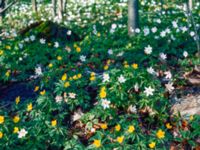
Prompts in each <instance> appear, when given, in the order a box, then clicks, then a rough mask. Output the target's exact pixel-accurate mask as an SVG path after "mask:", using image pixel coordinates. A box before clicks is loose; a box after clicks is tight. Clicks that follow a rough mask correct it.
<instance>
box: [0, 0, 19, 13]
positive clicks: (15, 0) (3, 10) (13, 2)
mask: <svg viewBox="0 0 200 150" xmlns="http://www.w3.org/2000/svg"><path fill="white" fill-rule="evenodd" d="M17 1H18V0H14V1H12V2H11V3H10V4H8V5H7V6H6V7H5V8H4V9H2V10H1V11H0V14H2V13H4V12H5V11H6V10H7V9H8V8H10V7H11V6H12V5H14V4H15V3H16V2H17Z"/></svg>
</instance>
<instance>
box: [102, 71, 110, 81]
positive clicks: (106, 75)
mask: <svg viewBox="0 0 200 150" xmlns="http://www.w3.org/2000/svg"><path fill="white" fill-rule="evenodd" d="M109 80H110V76H109V74H107V73H104V74H103V82H109Z"/></svg>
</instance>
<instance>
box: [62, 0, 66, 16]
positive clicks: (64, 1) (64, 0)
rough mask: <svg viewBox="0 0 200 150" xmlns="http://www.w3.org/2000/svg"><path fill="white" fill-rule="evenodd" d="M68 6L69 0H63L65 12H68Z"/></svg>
mask: <svg viewBox="0 0 200 150" xmlns="http://www.w3.org/2000/svg"><path fill="white" fill-rule="evenodd" d="M66 7H67V0H63V12H64V13H66V11H67V10H66V9H67V8H66Z"/></svg>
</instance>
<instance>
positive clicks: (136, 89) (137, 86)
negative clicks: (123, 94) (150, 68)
mask: <svg viewBox="0 0 200 150" xmlns="http://www.w3.org/2000/svg"><path fill="white" fill-rule="evenodd" d="M134 89H135V91H136V92H138V91H139V85H138V83H136V84H135V85H134Z"/></svg>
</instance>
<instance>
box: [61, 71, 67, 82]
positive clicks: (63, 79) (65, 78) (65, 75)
mask: <svg viewBox="0 0 200 150" xmlns="http://www.w3.org/2000/svg"><path fill="white" fill-rule="evenodd" d="M61 80H62V81H65V80H67V74H66V73H65V74H63V76H62V78H61Z"/></svg>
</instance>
